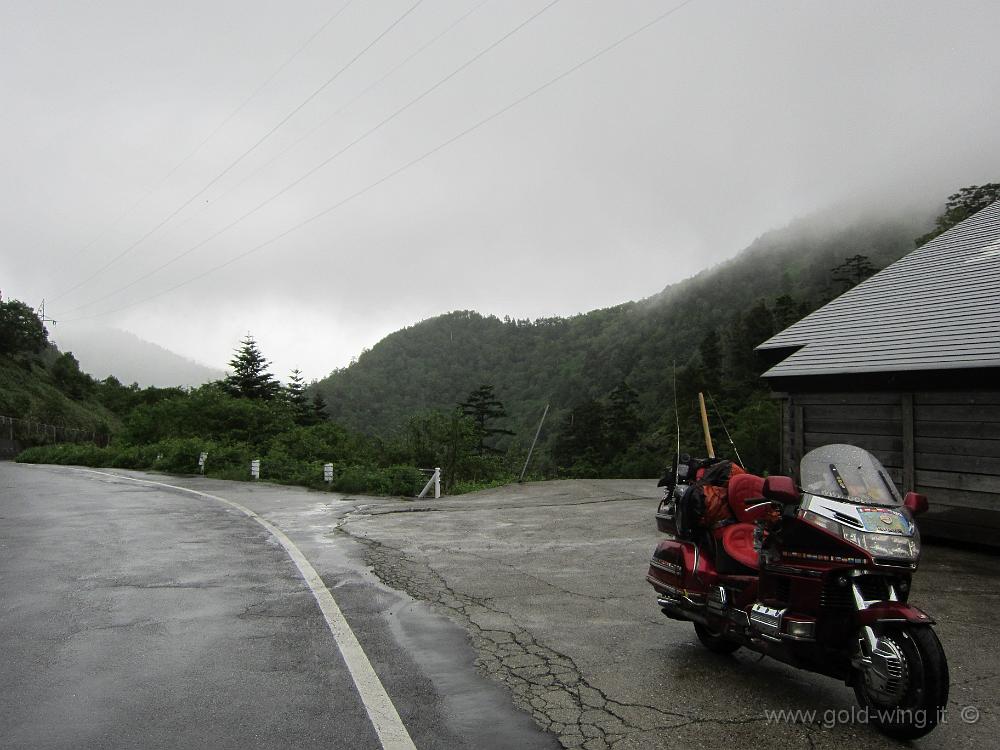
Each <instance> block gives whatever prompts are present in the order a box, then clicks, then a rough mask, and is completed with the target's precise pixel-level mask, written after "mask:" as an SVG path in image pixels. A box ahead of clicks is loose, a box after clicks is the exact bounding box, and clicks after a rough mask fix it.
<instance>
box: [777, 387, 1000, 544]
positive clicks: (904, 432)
mask: <svg viewBox="0 0 1000 750" xmlns="http://www.w3.org/2000/svg"><path fill="white" fill-rule="evenodd" d="M782 433H783V441H782V443H783V445H782V461H783V465H784V470H785V471H786V472H788V473H791V474H792V475H793V476H795V477H796V479H798V476H797V475H798V465H799V460H800V459H801V457H802V455H803V454H804V453H807V452H809V451H810V450H812V449H813V448H818V447H820V446H823V445H827V444H829V443H850V444H852V445H857V446H860V447H862V448H865V449H866V450H869V451H871V452H872V453H873V454H875V455H876V456H878V458H879V460H880V461H882V463H883V464H884V465H885V467H886V469H888V470H889V473H890V474H891V475H892V478H893V481H895V482H896V484H897V485H898V486H899V487H900V489H901V490H902V491H903V492H907V491H909V490H916V491H917V492H922V493H923V494H925V495H927V497H928V498H929V499H930V511H928V513H927V515H926V516H924V517H923V518H922V519H921V521H920V528H921V530H922V531H923V533H924V534H925V535H929V536H939V537H944V538H949V539H955V540H961V541H972V542H977V543H981V544H989V545H992V546H1000V391H989V392H986V391H977V392H952V393H948V392H911V393H892V392H884V393H793V394H788V395H787V396H786V397H785V398H784V411H783V424H782Z"/></svg>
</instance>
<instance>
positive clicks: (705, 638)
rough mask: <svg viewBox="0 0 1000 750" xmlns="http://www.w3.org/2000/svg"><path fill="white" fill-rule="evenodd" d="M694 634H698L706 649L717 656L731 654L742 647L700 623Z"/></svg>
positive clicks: (695, 627)
mask: <svg viewBox="0 0 1000 750" xmlns="http://www.w3.org/2000/svg"><path fill="white" fill-rule="evenodd" d="M694 632H695V633H697V634H698V640H699V641H701V644H702V645H703V646H704V647H705V648H707V649H708V650H709V651H714V652H715V653H717V654H731V653H733V652H734V651H736V650H737V649H738V648H739V647H740V644H738V643H736V642H735V641H731V640H729V639H728V638H726V637H725V636H722V635H720V634H719V633H717V632H716V631H714V630H712V629H711V628H709V627H706V626H705V625H702V624H701V623H700V622H696V623H695V624H694Z"/></svg>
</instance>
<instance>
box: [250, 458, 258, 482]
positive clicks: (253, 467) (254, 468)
mask: <svg viewBox="0 0 1000 750" xmlns="http://www.w3.org/2000/svg"><path fill="white" fill-rule="evenodd" d="M250 476H251V477H252V478H254V479H260V459H259V458H255V459H254V460H253V461H251V462H250Z"/></svg>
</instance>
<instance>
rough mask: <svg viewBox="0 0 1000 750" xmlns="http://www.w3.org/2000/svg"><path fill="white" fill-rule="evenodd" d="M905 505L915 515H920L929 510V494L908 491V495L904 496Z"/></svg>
mask: <svg viewBox="0 0 1000 750" xmlns="http://www.w3.org/2000/svg"><path fill="white" fill-rule="evenodd" d="M903 505H904V506H905V507H906V508H907V510H909V511H910V513H912V514H913V515H914V516H919V515H920V514H921V513H925V512H926V511H927V506H928V502H927V495H921V494H920V493H919V492H907V493H906V497H905V498H903Z"/></svg>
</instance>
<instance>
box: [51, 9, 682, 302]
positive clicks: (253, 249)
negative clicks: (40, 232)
mask: <svg viewBox="0 0 1000 750" xmlns="http://www.w3.org/2000/svg"><path fill="white" fill-rule="evenodd" d="M693 2H695V0H684V2H682V3H679V4H678V5H676V6H674V7H673V8H671V9H670V10H668V11H665V12H664V13H661V14H659V15H658V16H656V17H654V18H653V19H652V20H650V21H647V22H646V23H644V24H642V25H641V26H639V27H638V28H636V29H634V30H633V31H630V32H629V33H628V34H626V35H624V36H622V37H619V38H618V39H617V40H615V41H614V42H612V43H611V44H609V45H607V46H606V47H603V48H601V49H600V50H598V51H597V52H595V53H593V54H592V55H590V56H589V57H586V58H584V59H583V60H581V61H580V62H578V63H576V64H575V65H573V66H572V67H570V68H567V69H566V70H564V71H563V72H562V73H559V74H558V75H556V76H555V77H553V78H550V79H549V80H548V81H546V82H545V83H543V84H541V85H540V86H538V87H536V88H534V89H532V90H531V91H529V92H528V93H527V94H524V95H522V96H520V97H518V98H517V99H515V100H514V101H512V102H510V103H509V104H507V105H505V106H503V107H501V108H500V109H498V110H496V111H495V112H493V113H492V114H490V115H488V116H486V117H484V118H483V119H481V120H479V121H478V122H476V123H475V124H473V125H470V126H469V127H467V128H465V129H464V130H462V131H460V132H459V133H457V134H456V135H453V136H452V137H450V138H448V139H447V140H445V141H443V142H441V143H439V144H438V145H437V146H435V147H434V148H432V149H430V150H429V151H425V152H424V153H423V154H421V155H420V156H418V157H416V158H414V159H411V160H410V161H408V162H406V163H405V164H403V165H402V166H401V167H397V168H396V169H394V170H393V171H391V172H389V173H387V174H385V175H383V176H382V177H380V178H379V179H377V180H375V181H374V182H371V183H369V184H368V185H366V186H365V187H363V188H361V189H360V190H358V191H356V192H354V193H352V194H351V195H349V196H347V197H346V198H343V199H341V200H339V201H337V202H336V203H334V204H333V205H331V206H328V207H327V208H325V209H323V210H322V211H320V212H318V213H315V214H313V215H312V216H310V217H309V218H307V219H304V220H302V221H300V222H298V223H297V224H295V225H293V226H292V227H289V228H288V229H286V230H284V231H282V232H280V233H279V234H276V235H274V236H273V237H271V238H269V239H267V240H265V241H264V242H261V243H260V244H258V245H254V246H253V247H251V248H249V249H248V250H245V251H243V252H242V253H239V254H237V255H235V256H233V257H232V258H230V259H229V260H226V261H223V262H222V263H219V264H217V265H215V266H212V267H211V268H209V269H206V270H205V271H202V272H201V273H199V274H196V275H195V276H191V277H190V278H188V279H186V280H184V281H182V282H180V283H177V284H175V285H174V286H172V287H169V288H167V289H164V290H162V291H160V292H157V293H156V294H152V295H148V296H146V297H144V298H142V299H138V300H136V301H134V302H131V303H129V304H127V305H123V306H122V307H119V308H116V309H114V310H108V311H106V312H103V313H98V314H94V315H87V316H82V317H79V318H73V319H71V320H68V321H65V322H75V321H78V320H89V319H92V318H99V317H103V316H105V315H113V314H115V313H119V312H122V311H124V310H128V309H130V308H133V307H135V306H136V305H140V304H142V303H144V302H149V301H151V300H154V299H158V298H159V297H163V296H164V295H167V294H170V293H171V292H174V291H177V290H178V289H180V288H181V287H184V286H187V285H188V284H191V283H193V282H195V281H198V280H199V279H203V278H205V277H206V276H208V275H210V274H213V273H215V272H216V271H220V270H222V269H223V268H226V267H227V266H231V265H232V264H234V263H237V262H239V261H241V260H243V259H244V258H246V257H248V256H250V255H253V254H254V253H256V252H259V251H260V250H263V249H264V248H266V247H269V246H270V245H273V244H274V243H275V242H278V241H280V240H282V239H284V238H285V237H287V236H288V235H290V234H292V233H294V232H296V231H298V230H299V229H301V228H303V227H305V226H308V225H309V224H312V223H313V222H315V221H317V220H319V219H321V218H323V217H324V216H326V215H328V214H330V213H333V212H334V211H336V210H337V209H339V208H340V207H342V206H344V205H346V204H347V203H349V202H351V201H353V200H355V199H356V198H359V197H361V196H362V195H364V194H365V193H367V192H369V191H370V190H373V189H375V188H376V187H378V186H379V185H382V184H383V183H385V182H388V181H389V180H391V179H393V178H394V177H396V176H397V175H399V174H401V173H403V172H405V171H406V170H408V169H410V168H411V167H414V166H416V165H417V164H419V163H420V162H422V161H424V160H426V159H428V158H430V157H431V156H433V155H434V154H436V153H438V152H440V151H442V150H444V149H445V148H447V147H448V146H450V145H452V144H453V143H455V142H457V141H459V140H461V139H462V138H464V137H465V136H467V135H469V134H470V133H472V132H474V131H476V130H478V129H479V128H481V127H483V126H484V125H487V124H488V123H490V122H492V121H493V120H496V119H497V118H498V117H501V116H502V115H504V114H506V113H507V112H509V111H510V110H512V109H514V108H515V107H517V106H519V105H521V104H523V103H524V102H526V101H528V100H529V99H531V98H533V97H535V96H537V95H538V94H540V93H541V92H542V91H545V90H546V89H548V88H550V87H551V86H553V85H555V84H556V83H558V82H560V81H562V80H563V79H565V78H567V77H568V76H571V75H572V74H573V73H575V72H576V71H578V70H580V69H581V68H583V67H585V66H587V65H589V64H590V63H592V62H594V61H595V60H597V59H598V58H600V57H603V56H604V55H605V54H607V53H608V52H611V51H612V50H614V49H616V48H618V47H620V46H621V45H622V44H624V43H625V42H627V41H629V40H631V39H633V38H634V37H636V36H638V35H639V34H642V33H643V32H645V31H647V30H648V29H650V28H652V27H653V26H655V25H657V24H659V23H660V22H662V21H664V20H665V19H666V18H668V17H669V16H672V15H673V14H674V13H676V12H678V11H679V10H681V9H682V8H684V7H686V6H688V5H690V4H692V3H693Z"/></svg>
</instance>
